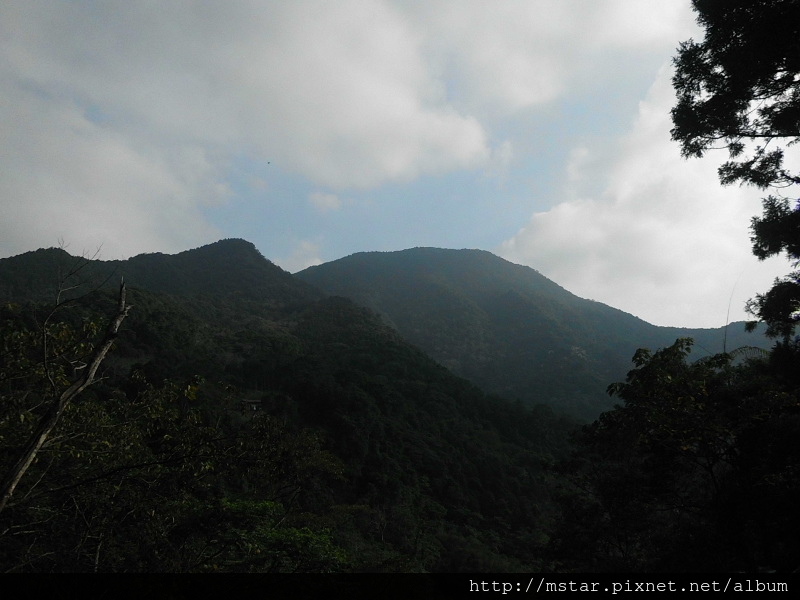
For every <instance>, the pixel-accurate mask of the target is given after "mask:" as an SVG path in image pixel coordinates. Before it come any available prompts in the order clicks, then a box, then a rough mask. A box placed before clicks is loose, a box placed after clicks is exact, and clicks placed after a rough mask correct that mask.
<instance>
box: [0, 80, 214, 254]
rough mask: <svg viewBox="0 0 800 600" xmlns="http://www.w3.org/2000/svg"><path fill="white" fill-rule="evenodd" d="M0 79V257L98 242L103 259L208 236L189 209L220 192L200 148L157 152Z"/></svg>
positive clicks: (88, 246) (195, 241) (167, 248)
mask: <svg viewBox="0 0 800 600" xmlns="http://www.w3.org/2000/svg"><path fill="white" fill-rule="evenodd" d="M6 83H7V81H4V80H3V79H2V78H0V86H2V88H3V89H4V92H5V94H4V100H5V101H4V102H3V103H2V104H0V130H2V131H3V143H2V144H0V198H2V202H3V204H4V209H3V213H4V218H3V219H1V220H0V240H2V242H0V250H2V252H3V254H5V255H8V254H15V253H20V252H24V251H27V250H31V249H32V247H31V240H37V241H38V244H39V245H42V246H54V245H57V243H58V240H60V239H61V240H64V242H66V243H68V244H70V245H71V247H72V248H76V249H77V247H81V248H86V249H92V248H96V247H99V246H102V248H103V256H102V258H105V259H111V258H120V257H123V256H130V255H131V254H136V253H139V252H144V251H152V250H153V249H154V248H158V249H160V250H164V251H172V250H175V251H177V250H182V249H186V248H187V247H191V246H196V245H197V244H198V243H199V242H201V241H208V240H209V239H213V238H214V237H216V236H217V235H218V232H216V231H215V230H214V229H213V228H211V227H210V226H209V225H208V224H207V223H205V221H204V220H203V219H202V217H201V216H200V214H199V212H198V211H197V210H196V206H197V205H198V203H201V202H203V201H217V200H219V199H221V198H224V197H225V196H226V195H227V193H228V191H227V190H226V189H225V188H224V186H220V184H219V183H218V179H217V178H215V177H214V176H213V175H214V174H215V173H214V168H213V167H211V166H210V164H209V162H208V159H207V157H206V156H205V154H204V152H203V151H202V150H201V149H198V148H191V147H188V146H187V147H183V148H181V149H180V151H179V152H176V153H175V154H174V155H173V156H170V157H169V158H165V157H164V156H162V155H161V153H160V152H159V151H158V150H157V149H154V148H151V147H142V146H139V147H137V146H134V145H132V144H130V143H129V140H126V139H125V138H124V137H123V136H120V135H119V134H118V133H117V132H115V131H113V130H109V129H106V128H104V127H102V126H101V125H98V124H95V123H92V122H91V121H89V120H87V119H86V117H85V115H84V113H83V112H82V111H81V110H80V108H79V107H77V106H75V105H72V104H70V103H68V102H62V103H53V102H51V101H49V99H47V98H43V97H41V95H38V94H35V93H31V92H29V91H28V90H24V89H20V88H19V87H15V86H13V85H6ZM201 190H207V191H206V192H205V193H201ZM34 247H35V246H34Z"/></svg>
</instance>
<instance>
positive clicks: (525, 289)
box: [296, 248, 769, 419]
mask: <svg viewBox="0 0 800 600" xmlns="http://www.w3.org/2000/svg"><path fill="white" fill-rule="evenodd" d="M296 276H297V277H298V278H300V279H302V280H304V281H306V282H308V283H311V284H313V285H315V286H317V287H319V288H321V289H323V290H324V291H326V292H327V293H329V294H333V295H340V296H346V297H349V298H352V299H353V300H355V301H356V302H358V303H359V304H361V305H363V306H366V307H369V308H371V309H373V310H375V311H376V312H378V313H379V314H380V315H381V316H382V317H383V318H384V320H385V321H386V322H387V323H389V324H390V325H392V326H393V327H395V328H396V329H397V330H398V331H399V332H400V334H401V335H403V336H404V337H405V338H406V339H407V340H409V341H410V342H411V343H413V344H415V345H417V346H419V347H420V348H422V349H423V350H425V351H426V352H428V353H429V354H430V355H431V356H432V357H433V358H435V359H436V360H438V361H439V362H440V363H442V364H443V365H445V366H447V367H448V368H450V369H451V370H452V371H453V372H454V373H456V374H458V375H461V376H462V377H466V378H467V379H469V380H471V381H473V382H474V383H476V384H477V385H479V386H480V387H482V388H483V389H485V390H488V391H490V392H493V393H497V394H500V395H502V396H505V397H508V398H519V399H521V400H523V401H524V402H525V403H528V404H535V403H539V402H543V403H547V404H549V405H552V406H554V407H557V408H558V409H561V410H567V411H569V412H571V413H572V414H574V415H578V416H580V417H582V418H584V419H592V418H594V417H596V416H597V415H598V414H599V413H600V412H601V411H602V410H605V409H607V408H610V406H611V402H610V400H609V398H608V396H607V395H606V394H605V390H606V387H607V386H608V384H609V382H612V381H616V380H619V379H621V378H622V377H624V375H625V373H626V372H627V371H628V369H629V368H630V364H631V363H630V361H631V357H632V356H633V354H634V352H636V350H637V349H638V348H640V347H649V348H651V349H657V348H661V347H665V346H669V345H671V344H672V343H673V342H674V341H675V340H676V339H677V338H679V337H692V338H694V340H695V355H696V356H703V355H709V354H714V353H717V352H722V350H723V344H724V343H726V344H727V349H728V350H730V349H733V348H737V347H739V346H744V345H753V346H760V347H768V346H769V344H768V342H767V340H766V339H765V338H764V337H763V336H762V335H760V334H757V333H755V334H746V333H745V332H744V327H743V324H742V323H732V324H731V325H729V326H728V328H727V341H726V339H725V338H726V333H725V330H724V328H720V329H681V328H672V327H657V326H654V325H650V324H649V323H647V322H645V321H643V320H641V319H639V318H637V317H634V316H633V315H630V314H627V313H624V312H622V311H620V310H617V309H615V308H612V307H610V306H606V305H604V304H601V303H599V302H595V301H592V300H585V299H582V298H579V297H577V296H575V295H574V294H572V293H570V292H568V291H567V290H565V289H563V288H562V287H560V286H558V285H557V284H556V283H554V282H552V281H550V280H549V279H547V278H546V277H544V276H543V275H541V274H540V273H538V272H537V271H535V270H534V269H531V268H528V267H524V266H521V265H516V264H513V263H510V262H508V261H505V260H503V259H501V258H499V257H497V256H495V255H493V254H491V253H489V252H485V251H482V250H445V249H440V248H414V249H410V250H403V251H399V252H365V253H359V254H354V255H352V256H348V257H346V258H342V259H340V260H336V261H332V262H329V263H325V264H322V265H318V266H314V267H310V268H308V269H305V270H304V271H301V272H299V273H297V274H296Z"/></svg>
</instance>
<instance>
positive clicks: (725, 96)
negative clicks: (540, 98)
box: [672, 0, 800, 338]
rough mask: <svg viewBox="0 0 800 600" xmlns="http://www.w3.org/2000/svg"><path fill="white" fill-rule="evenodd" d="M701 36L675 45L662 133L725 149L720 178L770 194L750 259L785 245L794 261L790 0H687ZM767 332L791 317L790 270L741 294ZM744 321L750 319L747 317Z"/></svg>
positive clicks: (790, 325) (798, 18)
mask: <svg viewBox="0 0 800 600" xmlns="http://www.w3.org/2000/svg"><path fill="white" fill-rule="evenodd" d="M692 4H693V6H694V10H695V12H696V13H697V21H698V23H699V24H700V25H701V26H703V27H704V29H705V38H704V39H703V41H702V42H699V43H698V42H695V41H694V40H689V41H687V42H683V43H681V44H680V46H679V48H678V54H677V56H676V57H675V59H674V63H675V67H676V71H675V75H674V76H673V85H674V87H675V90H676V92H677V97H678V98H677V103H676V105H675V107H674V108H673V109H672V121H673V125H674V127H673V129H672V138H673V140H676V141H678V142H680V144H681V151H682V154H683V156H684V157H686V158H689V157H701V156H703V154H704V153H705V152H706V151H707V150H710V149H717V148H727V150H728V153H729V160H728V161H726V162H725V163H724V164H723V165H722V166H720V167H719V178H720V182H721V183H722V184H723V185H730V184H733V183H739V184H741V185H753V186H756V187H757V188H759V189H762V190H767V189H769V190H772V191H773V193H772V194H770V195H769V196H767V197H766V198H764V200H763V209H764V210H763V215H762V216H761V218H758V217H754V218H753V220H752V226H751V232H752V236H751V241H752V244H753V253H754V254H755V255H756V256H757V257H759V258H760V259H764V258H767V257H769V256H773V255H776V254H780V253H781V252H784V251H785V252H786V253H787V255H788V257H789V259H790V260H791V261H792V262H793V266H795V267H797V266H798V264H800V200H798V199H794V200H792V199H790V198H789V197H787V196H786V190H787V189H788V188H791V187H792V186H795V185H798V184H800V172H798V171H796V170H792V169H791V168H789V167H788V166H787V165H786V164H785V159H786V148H788V147H790V146H792V145H793V144H796V143H797V142H798V140H800V1H798V0H758V1H754V0H693V2H692ZM747 308H748V311H749V312H750V313H751V314H753V315H754V316H756V317H757V318H758V319H760V320H762V321H764V322H766V324H767V328H768V329H767V334H768V335H770V336H773V337H778V336H783V337H784V338H788V337H789V336H790V335H791V334H792V332H793V331H794V328H795V326H796V325H797V323H798V322H799V321H800V314H799V313H800V271H794V272H793V273H791V274H789V275H788V276H786V277H785V278H783V279H781V280H776V282H775V285H774V287H773V288H772V289H771V290H769V291H768V292H767V293H765V294H760V295H758V296H757V297H756V298H755V299H752V300H751V301H749V302H748V305H747ZM753 325H754V324H753Z"/></svg>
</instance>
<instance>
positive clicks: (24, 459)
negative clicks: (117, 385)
mask: <svg viewBox="0 0 800 600" xmlns="http://www.w3.org/2000/svg"><path fill="white" fill-rule="evenodd" d="M130 309H131V307H130V306H129V305H128V304H126V302H125V283H124V282H123V283H121V284H120V287H119V302H118V304H117V312H116V313H115V314H114V316H113V317H112V318H111V320H110V321H109V323H108V327H107V328H106V332H105V335H104V336H103V339H102V341H101V342H100V344H99V346H98V347H97V349H96V350H95V351H94V354H93V355H92V358H91V360H90V362H89V364H88V366H87V368H86V369H84V372H83V376H82V377H80V378H79V379H78V380H77V381H75V382H74V383H73V384H72V385H70V386H69V387H68V388H67V389H66V390H64V391H63V392H62V393H61V394H60V395H59V396H57V397H54V398H53V401H52V404H51V405H50V407H49V408H48V409H47V412H45V414H44V415H42V418H41V419H40V420H39V423H38V424H37V426H36V429H35V430H34V432H33V434H31V437H30V438H29V439H28V442H27V443H26V444H25V447H24V448H23V450H22V452H21V454H20V457H19V459H17V461H16V462H15V463H14V465H13V466H12V467H11V469H10V470H9V472H8V473H7V474H6V476H5V477H4V478H3V481H2V483H1V484H0V512H3V510H4V509H5V507H6V505H7V504H8V501H9V499H10V498H11V496H12V495H13V494H14V490H15V489H16V487H17V484H18V483H19V482H20V480H21V479H22V476H23V475H25V471H27V470H28V467H30V466H31V463H33V460H34V459H35V458H36V454H37V453H38V452H39V450H40V449H41V448H42V445H43V444H44V443H45V441H46V440H47V437H48V436H49V435H50V432H51V431H52V430H53V428H54V427H55V426H56V424H58V421H59V419H60V418H61V415H62V414H63V413H64V410H65V409H66V408H67V406H68V405H69V403H70V402H71V401H72V400H73V399H74V398H75V397H77V396H78V395H79V394H80V393H81V392H82V391H83V390H85V389H86V388H87V387H89V386H90V385H91V384H92V383H94V380H95V375H96V374H97V370H98V368H99V367H100V363H102V362H103V359H105V357H106V354H108V351H109V350H111V346H112V345H113V344H114V340H115V339H116V337H117V332H118V331H119V328H120V325H122V321H124V320H125V317H127V316H128V311H130Z"/></svg>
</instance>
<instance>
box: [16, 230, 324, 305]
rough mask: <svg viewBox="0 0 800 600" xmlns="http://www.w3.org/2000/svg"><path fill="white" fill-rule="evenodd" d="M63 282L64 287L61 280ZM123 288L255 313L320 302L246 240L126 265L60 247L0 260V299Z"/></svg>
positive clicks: (154, 256)
mask: <svg viewBox="0 0 800 600" xmlns="http://www.w3.org/2000/svg"><path fill="white" fill-rule="evenodd" d="M63 279H68V280H69V281H68V283H66V284H65V283H64V282H63V281H62V280H63ZM120 279H124V280H125V282H126V283H127V285H128V286H131V287H136V288H140V289H146V290H149V291H151V292H159V293H165V294H169V295H172V296H192V297H195V298H206V299H211V298H216V299H220V298H225V299H228V300H231V299H234V298H236V299H239V300H244V301H247V302H250V303H255V304H256V305H257V306H258V307H259V308H258V309H259V310H264V309H265V308H270V309H290V308H291V307H297V306H302V305H304V304H307V303H308V302H310V301H313V300H317V299H319V298H321V297H322V294H321V293H320V292H319V290H317V289H315V288H313V287H312V286H310V285H308V284H306V283H304V282H302V281H300V280H298V279H296V278H294V277H292V275H291V274H290V273H288V272H286V271H284V270H283V269H281V268H280V267H278V266H276V265H275V264H273V263H272V262H270V261H269V260H267V259H266V258H264V256H262V255H261V253H260V252H259V251H258V250H257V249H256V247H255V246H254V245H253V244H252V243H250V242H247V241H245V240H241V239H226V240H221V241H218V242H215V243H213V244H208V245H206V246H202V247H200V248H196V249H194V250H187V251H184V252H180V253H178V254H173V255H169V254H162V253H160V252H156V253H150V254H140V255H138V256H134V257H132V258H130V259H128V260H110V261H103V260H95V259H92V258H85V257H81V256H71V255H70V254H68V253H67V252H66V251H65V250H63V249H60V248H49V249H39V250H36V251H33V252H26V253H24V254H20V255H18V256H14V257H11V258H6V259H2V260H0V298H4V299H17V300H19V299H28V300H42V301H51V300H53V299H54V297H55V294H56V291H57V290H58V289H59V287H61V288H64V290H65V291H64V293H63V294H62V300H63V299H65V298H70V297H77V296H80V295H81V294H83V293H86V292H87V291H89V290H92V289H96V288H98V287H116V286H118V285H119V281H120Z"/></svg>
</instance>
